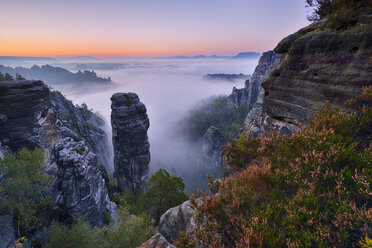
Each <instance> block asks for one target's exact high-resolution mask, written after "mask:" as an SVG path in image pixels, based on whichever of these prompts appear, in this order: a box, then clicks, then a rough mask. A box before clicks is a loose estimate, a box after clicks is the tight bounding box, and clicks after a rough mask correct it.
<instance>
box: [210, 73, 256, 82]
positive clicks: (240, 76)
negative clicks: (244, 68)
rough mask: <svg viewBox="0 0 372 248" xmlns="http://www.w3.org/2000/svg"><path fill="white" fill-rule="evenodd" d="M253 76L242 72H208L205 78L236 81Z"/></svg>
mask: <svg viewBox="0 0 372 248" xmlns="http://www.w3.org/2000/svg"><path fill="white" fill-rule="evenodd" d="M250 78H251V75H245V74H243V73H240V74H225V73H218V74H207V75H204V76H203V79H205V80H224V81H236V80H248V79H250Z"/></svg>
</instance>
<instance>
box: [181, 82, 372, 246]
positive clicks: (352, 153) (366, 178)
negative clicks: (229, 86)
mask: <svg viewBox="0 0 372 248" xmlns="http://www.w3.org/2000/svg"><path fill="white" fill-rule="evenodd" d="M363 95H364V98H368V96H369V93H368V89H367V88H366V89H365V92H364V93H363ZM369 98H370V99H369V100H370V101H371V100H372V97H369ZM364 100H366V99H364ZM371 126H372V109H371V108H370V107H368V106H367V105H364V106H363V107H360V108H359V109H358V110H357V111H356V112H345V111H342V110H340V109H335V108H331V107H330V106H329V105H325V106H324V107H323V108H322V109H321V110H319V111H318V112H317V114H316V116H315V118H314V119H313V120H310V122H309V125H308V126H307V127H303V128H302V130H301V131H299V132H297V133H294V134H293V135H292V136H291V137H287V136H280V135H279V134H278V133H271V134H266V135H264V136H263V137H260V138H255V139H248V138H247V137H246V136H242V137H240V139H239V140H237V141H234V142H232V144H230V145H229V146H227V148H226V149H225V151H224V154H225V156H226V159H227V162H228V163H229V164H231V165H232V167H234V166H235V167H236V168H238V169H240V172H238V173H236V174H235V175H234V176H230V177H227V178H225V179H223V180H222V181H221V182H220V184H219V186H218V187H219V194H218V195H208V196H207V195H204V199H203V202H202V204H201V205H200V206H196V204H195V207H197V209H198V214H197V217H196V221H197V228H196V230H195V231H194V232H193V233H192V234H189V235H182V236H181V238H180V240H179V241H178V242H177V244H176V245H178V246H177V247H188V245H189V244H190V242H197V243H198V244H199V245H201V246H203V247H356V246H357V245H358V243H359V241H360V240H362V239H364V237H365V236H368V237H370V236H371V234H372V229H371V223H372V209H371V206H372V184H371V182H372V146H371V143H372V136H371V130H370V127H371ZM361 242H364V241H361ZM364 243H366V244H367V240H365V242H364ZM364 243H363V244H364ZM360 244H361V243H360ZM367 247H368V246H367Z"/></svg>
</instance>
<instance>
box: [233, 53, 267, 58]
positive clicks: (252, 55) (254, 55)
mask: <svg viewBox="0 0 372 248" xmlns="http://www.w3.org/2000/svg"><path fill="white" fill-rule="evenodd" d="M260 57H261V54H260V53H256V52H241V53H238V54H237V55H236V56H234V57H232V58H233V59H256V58H260Z"/></svg>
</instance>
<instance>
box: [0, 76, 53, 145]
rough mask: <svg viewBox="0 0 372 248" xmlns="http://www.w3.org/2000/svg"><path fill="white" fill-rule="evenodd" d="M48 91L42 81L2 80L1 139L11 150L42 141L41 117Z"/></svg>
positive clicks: (0, 83)
mask: <svg viewBox="0 0 372 248" xmlns="http://www.w3.org/2000/svg"><path fill="white" fill-rule="evenodd" d="M48 95H49V89H48V87H47V86H46V85H45V84H44V83H43V82H41V81H3V82H0V114H1V115H2V118H1V119H2V121H1V122H0V142H1V143H2V144H3V145H6V146H8V147H9V148H10V149H11V150H12V151H15V150H18V149H19V148H21V147H26V148H28V149H33V148H35V147H36V146H38V144H39V143H40V136H39V133H38V121H37V120H38V119H39V118H40V116H41V114H42V112H43V110H44V106H45V104H46V101H47V98H48Z"/></svg>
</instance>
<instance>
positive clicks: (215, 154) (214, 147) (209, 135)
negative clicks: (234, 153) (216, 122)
mask: <svg viewBox="0 0 372 248" xmlns="http://www.w3.org/2000/svg"><path fill="white" fill-rule="evenodd" d="M223 145H225V138H224V137H223V135H222V134H221V132H220V130H218V128H216V127H214V126H211V127H210V128H208V129H207V131H206V132H205V134H204V136H203V138H202V155H203V156H204V158H205V159H207V160H208V161H210V162H211V163H212V166H213V168H218V167H219V166H220V164H221V160H222V157H221V150H220V148H221V146H223Z"/></svg>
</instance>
